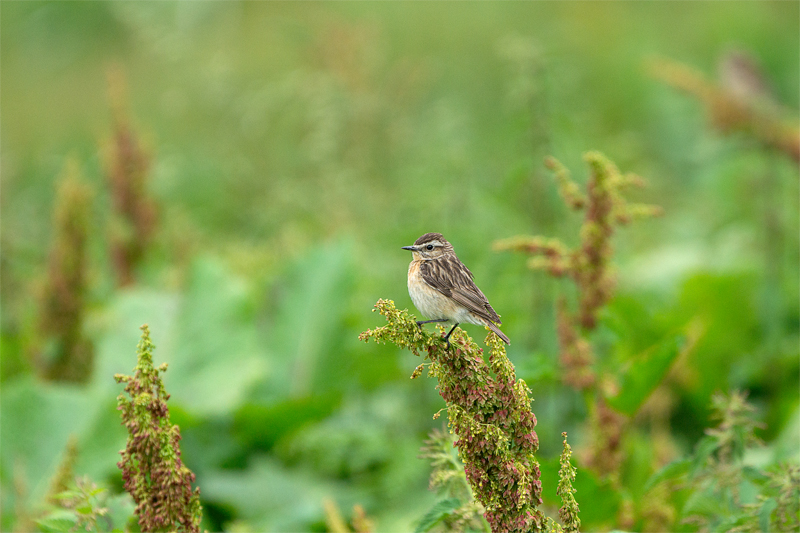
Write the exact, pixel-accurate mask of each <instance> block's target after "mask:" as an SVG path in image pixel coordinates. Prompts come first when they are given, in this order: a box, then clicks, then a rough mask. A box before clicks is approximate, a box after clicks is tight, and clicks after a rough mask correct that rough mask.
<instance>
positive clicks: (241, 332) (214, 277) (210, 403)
mask: <svg viewBox="0 0 800 533" xmlns="http://www.w3.org/2000/svg"><path fill="white" fill-rule="evenodd" d="M253 300H254V296H253V295H251V294H250V288H249V287H248V285H247V284H246V283H245V281H244V280H242V279H239V278H237V277H235V276H233V275H232V274H230V273H229V272H227V271H226V270H225V268H224V267H223V265H222V264H221V263H219V262H218V261H216V260H213V259H207V258H206V259H200V260H198V261H196V262H195V263H194V265H193V266H192V269H191V273H190V279H189V288H188V290H187V292H186V296H185V297H184V298H183V300H182V301H181V304H180V308H179V313H178V317H177V323H176V332H175V337H174V338H175V346H174V350H173V351H172V353H171V354H170V355H171V357H170V359H163V356H164V354H162V353H160V352H159V351H158V348H156V352H155V355H154V357H155V360H156V363H158V362H160V361H162V360H166V361H168V362H169V363H170V367H169V371H168V372H167V373H166V375H165V378H164V383H165V385H166V387H167V390H168V391H169V392H170V394H171V395H172V397H173V399H174V401H175V402H177V403H180V404H181V406H182V407H183V408H184V409H186V410H187V411H188V412H189V413H192V414H195V415H204V416H210V415H219V414H223V413H228V412H230V411H232V410H234V409H235V408H236V407H237V406H238V405H239V404H240V403H241V402H242V401H243V399H244V398H245V397H246V396H247V394H248V392H249V391H250V389H252V387H253V386H254V385H255V384H256V383H257V382H259V381H261V380H263V379H264V378H265V376H266V375H267V371H268V356H267V354H266V353H265V352H264V343H263V342H261V340H260V338H259V335H258V328H257V326H256V314H255V306H254V302H253ZM153 341H154V342H155V343H156V347H158V343H159V339H158V338H157V337H156V336H155V335H154V336H153Z"/></svg>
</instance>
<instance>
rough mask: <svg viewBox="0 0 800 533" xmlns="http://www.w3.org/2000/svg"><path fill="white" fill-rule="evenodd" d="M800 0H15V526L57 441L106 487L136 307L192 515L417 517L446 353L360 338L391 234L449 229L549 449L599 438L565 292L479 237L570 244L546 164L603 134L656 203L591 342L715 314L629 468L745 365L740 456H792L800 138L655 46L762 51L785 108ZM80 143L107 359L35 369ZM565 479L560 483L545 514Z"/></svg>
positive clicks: (5, 14) (99, 332)
mask: <svg viewBox="0 0 800 533" xmlns="http://www.w3.org/2000/svg"><path fill="white" fill-rule="evenodd" d="M799 6H800V4H798V3H796V2H585V3H582V2H537V3H522V2H509V3H500V2H486V3H444V2H439V3H420V2H409V3H405V2H395V3H377V2H346V3H325V4H322V3H312V2H303V3H299V2H287V3H283V2H243V3H238V2H216V1H213V2H126V1H120V2H108V3H106V2H38V1H31V2H2V5H0V108H1V109H2V114H1V115H0V129H1V130H2V131H1V135H0V150H1V151H2V159H1V160H0V171H1V172H2V176H1V177H2V196H1V197H0V202H1V204H0V207H1V209H2V211H0V218H1V221H2V226H0V245H1V246H2V256H1V257H2V263H1V264H0V282H1V283H2V285H1V286H0V289H1V290H2V293H1V295H2V322H1V323H0V325H1V326H2V367H0V370H1V376H0V377H1V378H2V382H1V385H2V398H1V401H2V403H0V409H2V413H1V417H0V423H2V433H1V434H0V452H1V453H2V457H0V482H2V494H3V496H2V522H1V523H0V529H2V530H3V531H10V530H12V529H14V528H15V527H17V526H15V524H17V520H18V517H19V516H20V513H26V514H27V515H29V516H35V515H36V513H37V512H39V511H38V509H40V506H41V500H42V498H43V496H44V494H45V493H46V492H47V489H48V484H49V482H50V481H49V480H50V479H51V477H52V476H53V475H54V473H55V471H56V468H57V465H58V464H59V461H60V460H61V458H62V455H63V453H64V448H65V445H66V442H67V439H68V438H69V436H70V435H75V436H76V437H77V439H78V450H79V458H78V463H77V467H76V470H77V472H78V473H87V474H89V475H91V476H92V478H93V479H94V480H96V481H98V482H100V483H103V484H106V485H108V486H111V487H115V490H119V488H120V487H121V481H120V475H119V472H118V470H117V468H116V466H115V463H116V461H117V460H118V454H117V452H118V451H119V450H120V449H122V448H123V447H124V442H125V433H124V428H123V427H122V426H120V425H119V420H118V414H117V412H116V411H115V406H116V403H115V402H116V396H117V395H118V394H119V393H120V392H121V389H122V387H121V386H119V385H117V384H115V383H114V380H113V374H114V373H116V372H125V373H130V372H131V369H132V368H133V366H134V365H135V347H136V343H137V339H138V337H139V333H140V332H139V329H138V326H140V325H141V324H143V323H148V324H149V325H150V328H151V332H152V337H153V340H154V342H155V344H156V347H157V348H156V351H155V362H156V363H157V364H158V363H160V362H164V361H166V362H168V363H169V371H168V372H167V374H166V378H165V379H166V386H167V389H168V391H169V392H170V393H171V394H172V399H171V412H172V418H173V422H176V423H178V424H179V425H180V427H181V431H182V435H183V441H182V450H183V459H184V461H185V462H186V464H187V465H188V466H189V467H190V468H191V469H192V470H193V471H194V472H195V473H196V474H197V484H198V485H199V486H200V488H201V496H202V500H203V505H204V511H205V514H204V520H205V522H204V525H203V527H204V528H207V529H210V530H212V531H213V530H223V529H227V530H230V529H235V528H239V529H240V530H248V529H249V530H254V531H308V530H314V531H322V530H324V529H325V520H324V514H323V504H322V502H323V500H324V499H325V498H331V499H333V500H334V501H335V502H336V504H337V505H338V506H339V507H340V508H341V509H342V512H343V513H344V514H345V515H348V514H349V512H350V509H352V506H353V505H354V504H360V505H362V506H363V507H364V508H365V510H366V512H367V514H368V515H369V516H370V517H371V518H373V519H374V520H375V522H376V524H377V529H378V530H379V531H408V530H410V529H413V527H414V524H415V522H416V521H417V520H418V519H419V518H420V516H421V515H423V514H424V512H425V511H426V509H428V508H429V507H430V505H431V504H432V503H433V502H434V501H435V500H436V495H435V494H433V493H430V492H429V491H428V490H427V476H428V474H429V465H428V464H427V463H426V462H425V460H423V459H419V458H417V455H418V454H419V447H420V445H421V444H422V441H423V440H424V438H425V436H426V434H427V433H428V432H429V431H430V430H431V429H432V428H434V427H440V426H441V424H442V421H441V420H438V421H434V420H432V418H431V416H432V414H433V413H434V412H436V411H438V410H439V409H440V408H441V407H443V406H444V402H443V401H442V400H441V398H440V397H439V396H438V394H437V392H436V390H435V388H434V386H435V383H434V382H433V381H432V380H431V379H430V378H422V379H418V380H415V381H410V380H409V379H408V378H409V376H410V374H411V372H412V370H413V369H414V367H415V366H416V365H417V364H419V362H420V361H418V360H417V359H416V358H415V357H414V356H413V355H411V354H409V353H407V352H402V351H400V350H398V349H396V348H395V347H393V346H377V345H375V344H363V343H361V342H359V341H358V339H357V335H358V333H359V332H361V331H363V330H365V329H367V328H371V327H374V326H376V325H380V324H381V323H382V319H381V317H379V316H377V315H375V314H373V313H370V310H371V308H372V305H373V304H374V303H375V301H376V300H377V299H378V298H381V297H382V298H391V299H393V300H395V302H396V303H397V305H398V307H399V308H403V307H412V304H411V301H410V299H409V297H408V294H407V291H406V269H407V265H408V262H409V261H410V257H409V254H408V253H407V252H405V251H403V250H401V249H400V247H401V246H404V245H408V244H411V243H413V241H414V240H415V239H416V238H417V237H419V236H420V235H421V234H423V233H425V232H428V231H437V232H441V233H443V234H444V235H445V236H446V237H447V239H448V240H450V241H451V242H452V243H453V245H454V246H455V249H456V251H457V253H458V255H459V257H460V258H461V259H462V260H463V261H464V263H465V264H467V265H468V266H469V267H470V269H471V270H472V272H473V273H474V275H475V279H476V281H477V283H478V285H479V286H480V287H481V288H482V290H483V291H484V292H485V293H486V295H487V297H488V298H489V300H490V301H491V302H492V305H493V306H494V308H495V309H497V311H498V312H499V313H500V314H501V315H502V317H503V330H504V331H505V332H506V333H507V334H508V336H509V337H510V338H511V339H512V344H511V346H510V347H509V352H508V353H509V357H510V359H511V360H512V362H513V363H514V365H515V366H516V368H517V375H518V377H520V378H523V379H525V380H526V382H527V383H528V385H529V386H530V387H531V388H532V391H533V393H532V397H533V398H535V402H534V403H533V410H534V412H535V413H536V415H537V417H538V419H539V425H538V427H537V431H538V434H539V438H540V442H541V450H540V454H539V455H540V460H541V461H542V462H543V464H556V465H557V458H558V453H559V452H560V449H561V432H562V431H569V432H570V440H571V442H572V443H573V446H574V447H575V448H576V449H577V450H580V449H581V447H584V448H585V447H586V446H589V445H590V443H589V442H587V439H588V438H589V435H588V433H587V432H586V428H585V425H584V421H585V420H586V417H587V413H586V408H585V406H584V402H583V400H582V398H581V396H580V395H579V394H578V393H576V392H575V391H573V390H571V389H570V388H568V387H566V386H564V385H562V384H561V381H560V370H559V366H558V359H557V355H558V345H557V338H556V333H555V302H556V300H557V298H558V296H559V295H561V294H566V295H567V296H569V295H571V292H570V290H571V288H570V287H569V286H568V284H567V283H566V282H563V281H556V280H552V279H550V278H549V277H548V276H547V275H545V274H544V273H541V272H533V271H530V270H528V269H527V267H526V258H525V257H523V256H521V255H514V254H510V253H496V252H493V251H492V250H491V245H492V242H493V241H494V240H496V239H500V238H505V237H509V236H513V235H518V234H541V235H546V236H551V237H558V238H560V239H562V240H563V241H565V242H566V243H568V244H570V245H572V244H575V243H576V242H577V241H578V233H577V232H578V228H579V225H580V216H578V215H575V214H574V213H572V212H569V211H568V210H567V209H566V208H565V207H564V206H563V204H562V203H561V201H560V199H559V197H558V193H557V189H556V187H555V185H554V182H553V180H552V177H551V175H550V173H549V172H548V171H546V169H545V168H544V167H543V164H542V160H543V158H544V156H546V155H554V156H555V157H557V158H559V159H560V160H561V161H562V162H564V163H565V164H566V165H567V166H568V167H569V168H570V169H571V170H572V172H573V175H574V176H575V179H576V180H577V181H579V182H583V181H584V180H585V176H586V170H585V167H584V164H583V163H582V160H581V156H582V154H583V152H585V151H587V150H590V149H597V150H600V151H602V152H603V153H605V154H606V155H607V156H608V157H609V158H611V159H612V160H614V161H615V162H616V163H617V164H618V166H619V167H620V168H621V169H622V170H623V171H631V172H636V173H637V174H640V175H641V176H643V177H644V178H645V179H646V180H647V182H648V187H647V188H645V189H643V190H641V191H636V192H635V193H634V195H633V200H635V201H642V202H647V203H654V204H658V205H661V206H663V208H664V210H665V215H664V216H663V217H661V218H658V219H652V220H645V221H642V222H637V223H636V224H634V225H632V226H630V227H628V228H625V229H622V230H621V231H620V233H619V234H618V235H617V236H616V238H615V241H614V245H615V250H616V255H615V258H614V263H615V265H616V273H617V276H618V292H617V296H616V298H615V299H614V300H613V302H612V303H611V305H610V306H609V307H608V309H606V311H605V314H604V316H603V319H602V325H601V328H600V330H599V331H598V334H597V342H598V346H600V348H598V351H599V352H600V354H601V355H604V354H605V357H606V358H607V359H608V360H617V361H619V360H622V361H625V360H626V358H629V357H632V356H633V355H634V354H637V353H639V352H641V351H642V350H643V349H645V348H647V347H649V346H652V345H653V344H655V343H657V342H659V341H660V340H661V339H662V338H664V337H665V335H667V334H668V333H669V332H671V331H674V330H675V329H676V328H683V327H685V326H686V325H687V324H690V323H693V321H695V322H694V323H699V324H701V331H702V333H701V334H700V336H699V339H698V340H697V343H696V345H695V346H694V348H693V349H692V350H691V351H690V352H689V354H688V356H687V357H686V358H684V359H682V360H680V361H679V362H677V363H676V367H675V368H674V369H673V373H672V374H671V375H670V376H671V377H670V378H669V379H667V380H666V381H665V382H664V383H663V384H662V393H664V394H665V395H666V397H668V398H669V401H668V404H667V407H666V408H665V409H666V411H665V412H666V419H665V420H663V421H662V422H663V424H664V425H665V427H666V428H667V434H668V436H669V438H668V439H667V444H664V443H663V442H657V441H656V440H654V439H653V438H652V433H651V428H650V426H649V425H648V421H647V420H645V419H643V417H640V418H636V419H634V422H635V424H634V426H635V427H634V430H633V433H632V435H633V436H632V437H631V439H630V441H629V446H630V450H631V453H630V454H629V455H628V456H627V459H626V462H625V468H624V475H623V480H622V485H623V486H624V487H625V491H626V494H627V495H628V497H632V498H634V500H635V499H636V498H637V495H638V494H639V492H640V491H641V487H642V485H643V483H644V481H645V480H646V479H647V477H648V476H649V475H650V474H652V472H653V471H655V469H657V468H658V466H660V464H663V462H664V461H665V460H669V459H672V458H675V457H678V456H680V455H682V454H684V453H686V452H687V451H689V450H691V448H692V446H693V445H694V443H695V442H696V441H697V440H698V439H699V438H700V437H701V436H702V435H703V429H704V428H705V427H708V426H709V424H710V422H709V419H708V415H709V403H710V397H711V394H712V393H713V392H714V391H717V390H723V391H727V390H730V389H734V388H739V389H746V390H749V391H750V400H751V401H752V402H753V403H754V404H755V406H756V407H757V409H758V411H757V416H758V418H759V419H760V420H761V421H763V422H764V423H765V426H764V428H763V429H762V430H761V431H760V433H759V436H760V437H761V438H762V439H763V440H764V441H765V443H766V446H765V447H764V448H763V449H761V450H760V452H759V455H758V457H753V458H752V461H754V462H755V463H757V464H760V465H765V464H771V463H774V462H777V461H781V460H786V459H792V460H797V459H798V439H799V438H800V437H799V435H800V433H799V432H800V429H799V427H800V426H799V422H798V419H799V418H800V411H798V372H799V366H798V320H800V312H799V311H798V237H797V236H798V228H799V226H798V196H799V194H800V192H799V190H798V174H797V166H796V163H795V162H794V161H792V160H791V159H789V158H788V157H786V156H785V155H783V154H780V153H777V152H775V151H773V150H770V149H765V148H764V147H763V146H761V145H760V144H759V143H758V142H756V141H755V140H753V138H751V137H748V136H746V135H743V134H742V135H722V134H720V133H719V132H717V131H715V130H714V129H713V128H712V127H711V126H710V124H709V121H708V120H707V117H706V112H705V109H704V108H703V106H702V105H701V104H700V103H699V102H698V101H696V100H695V99H693V98H692V97H690V96H688V95H686V94H682V93H680V92H678V91H676V90H674V89H672V88H670V87H668V86H667V85H665V84H664V83H662V82H660V81H658V80H656V79H654V78H652V77H650V76H649V75H648V74H647V70H646V68H645V64H646V62H647V60H648V59H651V58H652V57H667V58H672V59H675V60H677V61H681V62H684V63H686V64H688V65H692V66H694V67H696V68H698V69H699V70H701V71H702V72H704V73H706V75H707V76H708V78H709V79H711V80H716V79H717V69H718V65H719V62H720V58H721V57H723V56H724V54H726V53H727V52H729V51H730V50H734V49H735V50H743V51H745V52H747V53H748V54H750V55H751V56H752V57H753V58H755V59H756V60H757V62H758V64H760V66H761V69H762V70H763V73H764V74H763V75H764V78H765V79H766V80H767V82H768V83H767V84H768V86H769V87H770V90H771V92H772V98H773V99H774V100H775V101H776V102H779V103H780V104H781V105H782V106H783V107H784V108H785V109H788V110H791V111H789V115H788V118H789V119H790V120H793V121H794V122H796V118H797V111H796V110H797V109H798V103H799V102H798V99H799V97H800V94H799V91H798V86H800V69H799V68H798V65H800V31H799V30H798V20H800V7H799ZM110 68H117V69H119V70H121V71H122V72H124V74H125V77H126V78H127V86H128V94H129V109H130V113H131V115H132V117H133V123H134V126H135V129H136V131H137V132H138V133H139V135H141V136H142V138H143V139H144V143H145V145H146V146H147V149H148V150H149V152H150V153H151V155H152V168H151V172H150V176H149V183H148V190H149V194H151V195H152V197H153V198H154V199H155V201H156V203H157V205H158V210H159V221H158V229H157V233H156V237H155V241H154V243H153V244H152V245H151V246H150V247H149V249H148V251H147V253H146V255H145V258H144V260H143V261H142V263H141V264H140V265H139V267H138V270H137V272H136V283H134V284H133V285H131V286H128V287H125V288H117V287H116V285H115V281H114V275H113V270H112V265H111V261H110V257H109V251H108V246H107V238H106V237H107V232H108V230H107V227H106V226H107V220H108V217H109V212H110V210H111V199H110V196H109V192H108V186H107V183H106V177H105V171H104V162H103V155H102V149H101V147H102V146H104V145H105V144H106V143H107V142H108V140H109V139H110V137H111V133H112V113H111V104H110V103H109V98H108V84H107V73H108V71H109V69H110ZM69 157H72V158H74V159H76V160H77V161H78V162H79V163H80V166H81V168H82V173H83V177H84V180H85V181H86V182H88V183H89V184H91V186H92V188H93V189H94V190H95V197H94V202H93V204H92V205H93V208H92V213H91V217H92V226H91V233H90V240H89V248H88V251H89V260H88V272H89V274H88V296H87V314H86V317H85V320H84V324H83V328H84V332H85V335H86V336H87V338H89V339H90V340H91V342H92V343H93V345H94V347H95V365H94V371H93V374H92V378H91V380H90V382H89V383H88V384H86V385H80V386H79V385H68V384H60V383H58V382H47V381H43V380H41V379H39V378H37V377H35V372H34V366H33V365H32V363H31V362H30V359H29V357H28V355H27V347H28V346H29V345H31V344H32V343H33V342H34V339H35V338H36V336H37V331H36V323H37V314H38V313H39V312H40V304H39V300H38V299H37V297H36V296H35V295H36V294H37V287H40V286H41V284H42V279H43V278H44V276H45V273H46V270H47V258H48V249H49V247H50V245H51V242H52V237H53V225H52V214H51V213H52V211H53V205H54V202H55V193H56V190H57V187H56V185H57V178H58V176H59V174H60V173H61V169H62V167H63V165H64V161H65V160H66V159H67V158H69ZM465 329H466V330H467V332H468V333H469V334H470V335H472V336H473V337H475V338H476V339H478V340H479V341H482V339H483V336H484V332H483V330H482V329H481V328H478V327H475V326H466V328H465ZM634 451H635V453H633V452H634ZM578 457H579V456H578ZM553 461H556V462H553ZM577 465H578V468H579V470H578V472H579V474H578V477H579V481H580V479H581V476H583V478H582V479H583V480H584V481H583V482H584V484H585V485H581V486H579V492H578V494H577V498H578V501H579V503H580V504H581V509H582V512H583V519H584V524H585V527H586V528H587V529H589V530H597V529H609V528H612V527H614V526H615V524H617V515H618V512H619V509H618V507H619V501H618V499H614V497H611V496H609V495H608V494H607V493H603V492H598V491H600V490H601V489H600V488H598V487H600V484H599V482H595V481H592V479H593V478H592V477H591V474H590V473H589V472H584V471H581V470H580V467H581V464H580V460H578V462H577ZM544 470H545V473H546V474H547V473H550V472H554V470H553V469H550V470H548V469H544ZM556 483H557V480H556V479H555V478H553V477H552V476H551V477H550V478H547V477H545V478H544V479H543V484H544V485H545V493H546V497H547V498H548V499H547V500H546V502H545V503H546V505H548V506H550V507H549V509H554V508H555V507H557V506H558V503H557V500H556V499H555V484H556ZM593 490H594V491H595V492H592V491H593Z"/></svg>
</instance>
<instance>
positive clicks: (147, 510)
mask: <svg viewBox="0 0 800 533" xmlns="http://www.w3.org/2000/svg"><path fill="white" fill-rule="evenodd" d="M153 348H154V346H153V344H152V342H151V341H150V332H149V330H148V327H147V325H144V326H142V338H141V341H140V342H139V346H138V349H137V352H138V364H137V365H136V369H135V373H134V375H133V377H131V376H124V375H121V374H117V375H116V376H114V377H115V379H116V380H117V382H118V383H125V392H126V393H127V394H128V397H127V398H126V397H125V395H124V394H120V396H119V398H118V399H117V401H118V407H117V409H118V410H120V411H122V423H123V425H124V426H125V427H126V428H127V430H128V443H127V445H126V447H125V450H123V451H121V452H120V454H121V455H122V459H121V460H120V461H119V462H118V463H117V466H118V467H119V468H120V469H121V470H122V480H123V482H124V485H125V490H126V491H127V492H128V493H129V494H130V495H131V496H132V497H133V500H134V502H136V511H135V512H136V516H137V517H138V519H139V527H140V528H141V529H142V531H189V532H198V531H199V528H200V513H201V507H200V489H194V491H193V490H192V483H193V482H194V480H195V476H194V474H193V473H192V471H191V470H189V469H188V468H187V467H186V466H185V465H184V464H183V461H182V460H181V450H180V446H179V443H180V440H181V434H180V429H179V428H178V426H175V425H172V424H171V423H170V419H169V409H168V408H167V400H168V399H169V394H167V392H166V391H165V390H164V384H163V383H162V381H161V377H160V376H159V373H161V372H164V371H166V364H164V365H161V366H160V367H159V368H157V369H156V368H154V367H153V356H152V350H153Z"/></svg>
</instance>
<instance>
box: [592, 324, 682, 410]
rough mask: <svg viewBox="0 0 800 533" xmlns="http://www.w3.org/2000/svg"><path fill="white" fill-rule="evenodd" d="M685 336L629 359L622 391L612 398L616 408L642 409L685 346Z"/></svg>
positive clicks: (663, 342)
mask: <svg viewBox="0 0 800 533" xmlns="http://www.w3.org/2000/svg"><path fill="white" fill-rule="evenodd" d="M684 340H685V337H684V336H683V335H674V336H671V337H668V338H667V339H665V340H663V341H662V342H661V343H659V344H657V345H655V346H653V347H651V348H650V349H648V350H646V351H645V352H643V353H642V354H640V355H639V356H638V357H635V358H634V359H633V360H631V361H629V362H628V363H627V364H626V366H625V368H623V370H622V372H621V377H620V380H619V392H618V393H617V395H616V396H610V397H608V398H607V399H608V403H609V404H610V405H611V407H613V408H614V409H616V410H618V411H620V412H621V413H624V414H626V415H633V414H635V413H636V411H638V410H639V407H641V405H642V404H643V403H644V401H645V400H646V399H647V397H648V396H650V394H651V393H652V392H653V390H655V388H656V387H657V386H658V384H659V383H661V380H662V379H664V376H665V375H666V374H667V372H668V371H669V368H670V366H671V365H672V362H673V361H675V358H676V357H677V356H678V354H679V353H680V350H681V348H682V347H683V345H684Z"/></svg>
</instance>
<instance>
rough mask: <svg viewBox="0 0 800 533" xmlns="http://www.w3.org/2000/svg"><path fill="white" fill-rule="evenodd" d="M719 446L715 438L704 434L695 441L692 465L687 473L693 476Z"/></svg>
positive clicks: (703, 466)
mask: <svg viewBox="0 0 800 533" xmlns="http://www.w3.org/2000/svg"><path fill="white" fill-rule="evenodd" d="M718 447H719V443H718V442H717V439H716V438H714V437H711V436H709V435H706V436H705V437H703V438H702V439H700V441H699V442H698V443H697V445H696V446H695V448H694V457H692V466H691V468H690V469H689V475H690V476H691V477H695V476H696V475H697V474H698V472H700V471H701V470H702V469H703V468H705V466H706V463H707V462H708V458H709V457H711V454H712V453H714V451H715V450H716V449H717V448H718Z"/></svg>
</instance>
